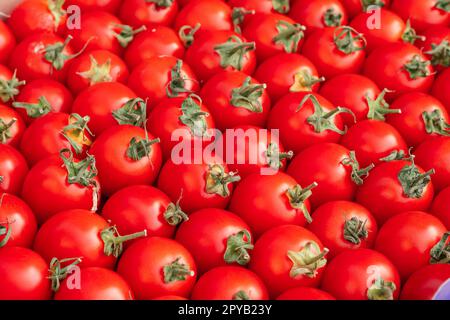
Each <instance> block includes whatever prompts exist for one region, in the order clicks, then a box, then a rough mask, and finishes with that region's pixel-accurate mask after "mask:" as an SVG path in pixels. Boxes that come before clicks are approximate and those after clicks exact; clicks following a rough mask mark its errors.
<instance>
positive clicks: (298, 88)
mask: <svg viewBox="0 0 450 320" xmlns="http://www.w3.org/2000/svg"><path fill="white" fill-rule="evenodd" d="M323 81H325V77H320V78H318V77H316V76H313V75H312V74H311V73H310V72H309V71H307V70H302V71H299V72H297V73H296V74H295V75H294V83H293V84H292V85H291V87H290V88H289V91H290V92H302V91H312V87H313V86H314V85H315V84H316V83H320V82H323Z"/></svg>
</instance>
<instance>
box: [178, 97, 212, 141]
mask: <svg viewBox="0 0 450 320" xmlns="http://www.w3.org/2000/svg"><path fill="white" fill-rule="evenodd" d="M193 98H195V99H197V100H198V101H199V102H200V104H201V103H202V100H201V98H200V97H199V96H197V95H195V94H191V95H189V96H188V97H187V98H186V99H184V101H183V103H182V104H181V112H182V114H181V116H179V118H178V119H179V120H180V121H181V123H183V124H184V125H186V126H187V127H188V128H189V130H190V131H191V133H192V135H193V136H195V137H207V134H208V124H207V122H206V117H209V113H207V112H205V111H202V109H201V108H200V104H198V103H197V102H195V100H194V99H193Z"/></svg>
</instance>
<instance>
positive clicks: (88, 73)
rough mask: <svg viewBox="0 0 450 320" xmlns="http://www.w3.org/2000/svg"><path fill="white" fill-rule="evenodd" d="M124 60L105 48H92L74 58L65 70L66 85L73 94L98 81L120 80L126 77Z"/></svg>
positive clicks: (124, 80) (123, 81) (126, 71)
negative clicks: (92, 49)
mask: <svg viewBox="0 0 450 320" xmlns="http://www.w3.org/2000/svg"><path fill="white" fill-rule="evenodd" d="M128 74H129V73H128V67H127V66H126V64H125V62H123V60H122V59H121V58H120V57H118V56H117V55H115V54H114V53H112V52H110V51H107V50H94V51H90V52H88V53H84V54H82V55H81V56H80V57H79V58H77V59H75V60H74V61H73V62H72V64H71V66H70V68H69V70H68V71H67V85H68V87H69V88H70V90H71V91H72V92H73V93H74V94H78V93H80V92H81V91H83V90H84V89H86V88H88V87H90V86H92V85H94V84H96V83H99V82H121V83H125V82H126V80H127V79H128Z"/></svg>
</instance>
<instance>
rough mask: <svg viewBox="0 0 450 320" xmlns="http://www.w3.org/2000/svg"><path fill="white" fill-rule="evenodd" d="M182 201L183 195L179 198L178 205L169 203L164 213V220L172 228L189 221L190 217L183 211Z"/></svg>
mask: <svg viewBox="0 0 450 320" xmlns="http://www.w3.org/2000/svg"><path fill="white" fill-rule="evenodd" d="M181 199H182V195H180V198H178V200H177V203H173V202H171V203H169V205H168V206H167V208H166V211H165V212H164V220H166V221H167V223H168V224H169V225H171V226H177V225H179V224H180V223H182V222H183V221H188V220H189V217H188V215H187V214H186V213H184V212H183V210H181V207H180V201H181Z"/></svg>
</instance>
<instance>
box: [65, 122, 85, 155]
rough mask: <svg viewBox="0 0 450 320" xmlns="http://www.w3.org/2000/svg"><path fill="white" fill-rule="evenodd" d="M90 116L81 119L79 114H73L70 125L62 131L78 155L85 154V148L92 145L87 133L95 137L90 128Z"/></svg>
mask: <svg viewBox="0 0 450 320" xmlns="http://www.w3.org/2000/svg"><path fill="white" fill-rule="evenodd" d="M89 120H90V118H89V116H84V117H81V116H80V115H79V114H77V113H72V114H71V115H70V116H69V124H68V125H67V126H65V127H64V128H63V130H62V135H63V136H64V138H66V139H67V141H69V144H70V145H71V146H72V148H73V150H74V151H75V153H76V154H78V155H80V154H81V153H82V152H83V146H84V145H86V144H90V140H89V139H88V138H86V132H88V133H89V134H90V135H91V136H93V134H92V132H91V130H90V129H89V127H88V122H89Z"/></svg>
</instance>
